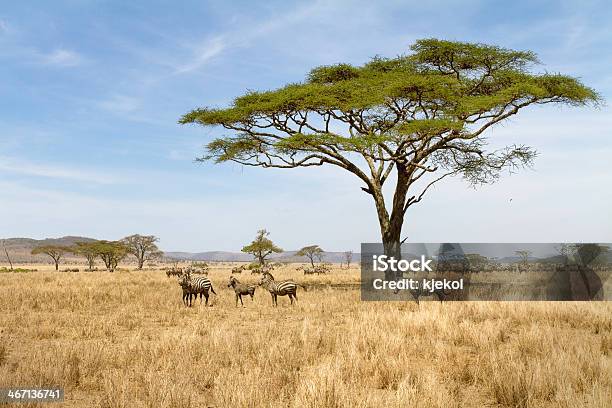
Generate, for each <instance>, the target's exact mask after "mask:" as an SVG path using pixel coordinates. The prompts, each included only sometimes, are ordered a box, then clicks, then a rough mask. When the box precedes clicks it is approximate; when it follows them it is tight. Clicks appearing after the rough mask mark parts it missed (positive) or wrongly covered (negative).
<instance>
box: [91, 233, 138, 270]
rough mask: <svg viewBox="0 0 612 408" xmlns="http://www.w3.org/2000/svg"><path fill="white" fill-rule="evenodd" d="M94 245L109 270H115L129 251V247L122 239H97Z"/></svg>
mask: <svg viewBox="0 0 612 408" xmlns="http://www.w3.org/2000/svg"><path fill="white" fill-rule="evenodd" d="M93 245H94V247H95V250H96V252H97V254H98V256H99V257H100V259H102V262H104V266H106V269H107V270H108V271H109V272H113V271H114V270H115V269H116V268H117V265H119V262H121V261H122V260H123V259H124V258H125V257H126V256H127V255H128V253H129V252H128V247H127V246H126V245H125V244H124V243H123V242H121V241H96V242H94V243H93Z"/></svg>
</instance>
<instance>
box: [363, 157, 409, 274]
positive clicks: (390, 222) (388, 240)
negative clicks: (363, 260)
mask: <svg viewBox="0 0 612 408" xmlns="http://www.w3.org/2000/svg"><path fill="white" fill-rule="evenodd" d="M396 169H397V184H396V186H395V193H394V194H393V204H392V208H391V215H389V213H388V212H387V208H386V206H385V199H384V196H383V194H382V188H381V187H380V186H377V185H375V186H374V189H373V191H372V196H373V197H374V202H375V204H376V211H377V214H378V222H379V224H380V233H381V237H382V243H383V249H384V253H385V255H387V257H389V258H391V257H393V258H395V259H397V260H400V259H401V257H402V252H401V238H400V236H401V233H402V226H403V225H404V213H405V211H404V205H405V203H406V194H407V193H408V187H409V180H410V172H408V171H407V170H406V168H405V167H403V166H399V165H398V166H397V167H396ZM399 277H400V276H396V273H395V272H393V271H389V270H387V271H386V272H385V279H387V280H393V279H396V278H399Z"/></svg>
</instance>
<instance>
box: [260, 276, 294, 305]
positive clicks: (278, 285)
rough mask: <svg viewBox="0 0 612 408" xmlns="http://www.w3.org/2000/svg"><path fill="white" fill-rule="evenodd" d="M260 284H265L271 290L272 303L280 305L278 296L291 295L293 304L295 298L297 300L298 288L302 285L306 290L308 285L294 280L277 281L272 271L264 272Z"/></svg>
mask: <svg viewBox="0 0 612 408" xmlns="http://www.w3.org/2000/svg"><path fill="white" fill-rule="evenodd" d="M259 285H260V286H263V287H264V288H266V289H267V290H268V292H270V295H271V296H272V305H273V306H278V296H289V299H290V300H291V304H293V299H295V301H296V302H297V300H298V298H297V288H298V286H300V287H301V288H303V289H304V290H306V287H305V286H303V285H300V284H299V283H296V282H294V281H292V280H284V281H278V282H277V281H275V280H274V276H272V274H271V273H270V272H264V273H263V275H262V277H261V281H260V282H259Z"/></svg>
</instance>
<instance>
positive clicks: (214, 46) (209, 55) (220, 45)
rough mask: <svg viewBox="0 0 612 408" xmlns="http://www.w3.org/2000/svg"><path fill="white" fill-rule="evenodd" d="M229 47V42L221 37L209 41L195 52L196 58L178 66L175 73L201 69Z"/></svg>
mask: <svg viewBox="0 0 612 408" xmlns="http://www.w3.org/2000/svg"><path fill="white" fill-rule="evenodd" d="M227 46H228V43H227V41H226V40H225V39H224V38H223V37H221V36H220V37H215V38H213V39H211V40H209V41H207V42H206V44H204V46H202V47H200V48H199V49H198V50H197V51H196V52H195V56H194V57H193V58H192V59H191V60H189V61H187V62H184V63H183V64H180V65H178V66H176V68H175V70H174V73H175V74H184V73H187V72H191V71H195V70H197V69H199V68H201V67H202V66H204V65H205V64H206V63H207V62H208V61H210V60H211V59H213V58H214V57H216V56H217V55H219V54H221V52H223V51H224V50H225V49H226V48H227Z"/></svg>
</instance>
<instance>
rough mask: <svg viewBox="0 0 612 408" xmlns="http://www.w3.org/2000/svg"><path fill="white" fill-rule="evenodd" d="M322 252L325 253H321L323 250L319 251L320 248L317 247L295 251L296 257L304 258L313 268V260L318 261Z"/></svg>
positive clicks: (312, 246)
mask: <svg viewBox="0 0 612 408" xmlns="http://www.w3.org/2000/svg"><path fill="white" fill-rule="evenodd" d="M324 252H325V251H323V249H321V247H319V246H318V245H308V246H305V247H304V248H302V249H300V250H299V251H297V253H296V255H297V256H305V257H306V258H308V260H309V261H310V265H312V267H313V268H314V261H315V259H318V260H319V261H320V260H321V259H322V257H323V253H324Z"/></svg>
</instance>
